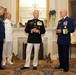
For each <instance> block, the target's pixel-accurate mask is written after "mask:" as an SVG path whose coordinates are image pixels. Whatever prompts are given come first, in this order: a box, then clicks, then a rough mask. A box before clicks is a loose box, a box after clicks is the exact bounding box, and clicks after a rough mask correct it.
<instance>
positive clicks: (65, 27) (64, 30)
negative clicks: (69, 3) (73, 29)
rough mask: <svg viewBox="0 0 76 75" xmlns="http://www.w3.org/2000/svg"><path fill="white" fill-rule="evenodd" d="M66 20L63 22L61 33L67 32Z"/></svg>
mask: <svg viewBox="0 0 76 75" xmlns="http://www.w3.org/2000/svg"><path fill="white" fill-rule="evenodd" d="M67 25H68V21H64V22H63V26H64V28H63V34H68V29H67Z"/></svg>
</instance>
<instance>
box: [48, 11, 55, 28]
mask: <svg viewBox="0 0 76 75" xmlns="http://www.w3.org/2000/svg"><path fill="white" fill-rule="evenodd" d="M49 16H50V23H51V26H52V27H55V19H56V10H50V12H49Z"/></svg>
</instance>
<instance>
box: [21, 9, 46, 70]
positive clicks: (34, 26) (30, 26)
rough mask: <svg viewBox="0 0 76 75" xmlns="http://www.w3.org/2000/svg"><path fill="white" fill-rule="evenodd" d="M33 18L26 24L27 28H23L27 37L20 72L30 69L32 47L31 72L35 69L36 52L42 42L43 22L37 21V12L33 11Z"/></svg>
mask: <svg viewBox="0 0 76 75" xmlns="http://www.w3.org/2000/svg"><path fill="white" fill-rule="evenodd" d="M33 16H34V18H33V19H32V20H29V21H28V22H27V26H26V28H25V32H27V33H29V35H28V40H27V42H28V43H27V48H26V64H25V65H24V66H23V67H22V68H21V69H22V70H23V69H29V68H30V56H31V51H32V47H33V46H34V60H33V70H36V69H37V65H38V52H39V48H40V43H41V42H42V39H41V34H44V33H45V27H44V23H43V21H41V20H39V19H38V17H39V11H38V10H34V12H33Z"/></svg>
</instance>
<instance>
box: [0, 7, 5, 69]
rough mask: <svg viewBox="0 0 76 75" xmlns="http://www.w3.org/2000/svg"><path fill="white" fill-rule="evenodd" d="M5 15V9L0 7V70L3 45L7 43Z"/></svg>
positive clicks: (0, 67)
mask: <svg viewBox="0 0 76 75" xmlns="http://www.w3.org/2000/svg"><path fill="white" fill-rule="evenodd" d="M3 14H4V7H2V6H0V70H3V69H4V68H3V67H2V53H3V43H4V41H5V28H4V22H3V17H2V15H3Z"/></svg>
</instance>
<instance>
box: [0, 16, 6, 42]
mask: <svg viewBox="0 0 76 75" xmlns="http://www.w3.org/2000/svg"><path fill="white" fill-rule="evenodd" d="M4 39H5V28H4V22H3V18H2V16H0V41H3V40H4Z"/></svg>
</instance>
